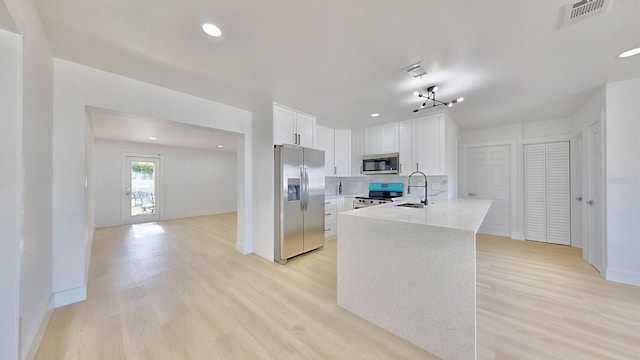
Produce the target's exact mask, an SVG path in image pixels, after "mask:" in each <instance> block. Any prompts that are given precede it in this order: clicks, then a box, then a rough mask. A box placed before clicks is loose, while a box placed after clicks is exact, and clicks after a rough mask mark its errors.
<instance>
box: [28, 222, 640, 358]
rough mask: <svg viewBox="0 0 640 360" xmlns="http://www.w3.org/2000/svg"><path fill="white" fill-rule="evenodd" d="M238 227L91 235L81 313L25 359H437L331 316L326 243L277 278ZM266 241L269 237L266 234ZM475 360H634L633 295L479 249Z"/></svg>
mask: <svg viewBox="0 0 640 360" xmlns="http://www.w3.org/2000/svg"><path fill="white" fill-rule="evenodd" d="M235 226H236V215H235V213H232V214H222V215H215V216H206V217H198V218H190V219H181V220H174V221H165V222H160V223H157V224H153V223H152V224H142V225H132V226H118V227H110V228H102V229H97V230H96V233H95V238H94V245H93V250H92V263H91V269H90V274H89V288H88V299H87V301H84V302H82V303H77V304H73V305H69V306H66V307H63V308H59V309H56V310H55V312H54V314H53V316H52V318H51V321H50V323H49V327H48V329H47V331H46V334H45V337H44V339H43V341H42V344H41V346H40V349H39V351H38V353H37V355H36V359H435V358H436V357H435V356H433V355H431V354H429V353H427V352H425V351H423V350H421V349H419V348H417V347H416V346H414V345H412V344H410V343H408V342H406V341H404V340H402V339H399V338H398V337H396V336H394V335H392V334H390V333H388V332H386V331H384V330H382V329H380V328H377V327H376V326H374V325H372V324H370V323H368V322H367V321H365V320H362V319H360V318H358V317H356V316H354V315H352V314H351V313H349V312H347V311H345V310H343V309H341V308H340V307H338V306H337V305H336V241H329V242H327V243H326V246H325V247H324V249H322V250H319V251H315V252H312V253H310V254H307V255H304V256H302V257H299V258H295V259H292V260H290V261H289V262H288V263H287V265H285V266H282V265H279V264H276V263H272V262H269V261H266V260H264V259H262V258H260V257H258V256H255V255H247V256H243V255H240V254H238V253H236V252H235V251H234V241H235V234H236V230H235ZM264 235H266V236H269V234H264ZM477 258H478V303H477V307H478V358H479V359H556V358H557V359H581V360H582V359H638V358H640V350H639V346H640V288H638V287H633V286H626V285H621V284H615V283H609V282H606V281H604V280H602V279H601V278H600V277H599V275H598V274H597V272H596V271H595V270H594V269H593V268H592V267H591V266H589V265H588V264H586V263H585V262H584V261H583V260H582V259H581V257H580V252H579V250H576V249H571V248H568V247H563V246H555V245H546V244H538V243H530V242H521V241H512V240H508V239H503V238H497V237H489V236H479V239H478V256H477Z"/></svg>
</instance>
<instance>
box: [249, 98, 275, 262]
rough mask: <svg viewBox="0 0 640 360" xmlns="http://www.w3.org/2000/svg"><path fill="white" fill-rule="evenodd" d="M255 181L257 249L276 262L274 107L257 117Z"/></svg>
mask: <svg viewBox="0 0 640 360" xmlns="http://www.w3.org/2000/svg"><path fill="white" fill-rule="evenodd" d="M253 133H254V134H256V136H254V137H253V144H252V149H253V163H254V169H253V170H254V171H255V174H259V175H260V176H255V177H253V188H254V189H255V190H256V191H254V193H252V197H253V199H254V201H255V203H254V204H255V206H256V212H255V213H254V218H253V233H254V243H253V245H254V249H253V251H254V252H255V253H256V254H257V255H260V256H262V257H263V258H265V259H268V260H271V261H273V259H274V243H273V241H274V240H273V239H274V236H275V229H274V216H275V214H274V208H273V202H274V192H275V188H274V187H275V185H274V150H273V105H272V104H269V105H268V106H264V107H262V108H261V110H258V111H255V112H254V113H253Z"/></svg>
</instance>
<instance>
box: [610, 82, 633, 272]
mask: <svg viewBox="0 0 640 360" xmlns="http://www.w3.org/2000/svg"><path fill="white" fill-rule="evenodd" d="M639 95H640V78H636V79H631V80H626V81H619V82H615V83H609V84H607V88H606V99H607V100H606V102H607V110H606V122H605V129H606V130H605V136H606V157H605V158H606V199H607V207H606V211H607V215H606V222H607V226H606V233H607V271H606V276H607V280H613V281H618V282H623V283H628V284H634V285H640V222H639V221H638V214H640V161H639V160H638V159H640V141H639V140H638V139H639V135H640V101H638V96H639Z"/></svg>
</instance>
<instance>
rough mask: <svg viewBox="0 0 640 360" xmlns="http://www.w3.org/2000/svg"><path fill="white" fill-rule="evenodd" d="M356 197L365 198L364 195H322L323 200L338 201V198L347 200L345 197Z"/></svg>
mask: <svg viewBox="0 0 640 360" xmlns="http://www.w3.org/2000/svg"><path fill="white" fill-rule="evenodd" d="M356 196H366V195H362V194H341V195H327V194H325V195H324V198H325V199H340V198H347V197H356Z"/></svg>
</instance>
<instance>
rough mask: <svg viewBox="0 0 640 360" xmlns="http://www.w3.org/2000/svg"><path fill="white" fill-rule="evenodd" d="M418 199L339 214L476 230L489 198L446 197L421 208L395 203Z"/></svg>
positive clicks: (401, 201) (485, 211)
mask: <svg viewBox="0 0 640 360" xmlns="http://www.w3.org/2000/svg"><path fill="white" fill-rule="evenodd" d="M417 200H418V199H406V198H405V199H402V200H400V201H394V202H393V203H390V204H384V205H376V206H369V207H365V208H361V209H356V210H350V211H346V212H343V213H340V215H347V216H363V217H369V218H374V219H380V220H389V221H398V222H406V223H411V224H418V225H425V226H434V227H443V228H451V229H460V230H471V231H474V232H475V231H478V229H479V228H480V225H481V224H482V221H483V220H484V217H485V215H486V214H487V212H488V211H489V208H490V207H491V203H492V201H491V200H476V199H447V200H444V199H442V200H440V199H437V200H433V201H429V206H425V207H424V208H422V209H414V208H405V207H400V206H396V205H398V204H402V203H407V202H416V203H417V202H418V201H417Z"/></svg>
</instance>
